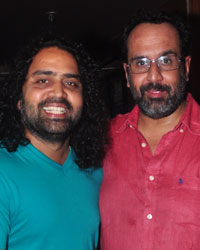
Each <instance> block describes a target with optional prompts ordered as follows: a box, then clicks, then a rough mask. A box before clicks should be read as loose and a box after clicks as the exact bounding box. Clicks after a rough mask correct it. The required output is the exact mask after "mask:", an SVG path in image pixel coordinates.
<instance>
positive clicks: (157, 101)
mask: <svg viewBox="0 0 200 250" xmlns="http://www.w3.org/2000/svg"><path fill="white" fill-rule="evenodd" d="M130 80H131V79H129V82H130ZM130 86H131V87H130V90H131V93H132V95H133V98H134V100H135V102H136V104H137V105H138V107H139V108H140V110H141V112H142V113H143V114H145V115H146V116H148V117H150V118H152V119H160V118H163V117H166V116H168V115H170V114H172V113H173V112H174V111H175V110H176V109H177V108H178V107H179V106H180V104H181V103H182V102H183V100H184V99H185V97H186V80H185V78H184V77H182V76H180V82H179V83H178V84H177V86H176V88H175V89H174V93H173V94H171V93H172V89H171V87H170V86H168V85H162V84H160V83H148V84H147V85H145V86H141V88H140V93H141V96H139V94H138V92H137V90H136V88H135V87H134V84H133V83H132V81H131V82H130ZM150 89H154V90H160V91H166V92H167V94H168V97H167V98H166V99H164V98H148V99H147V98H145V91H147V90H150Z"/></svg>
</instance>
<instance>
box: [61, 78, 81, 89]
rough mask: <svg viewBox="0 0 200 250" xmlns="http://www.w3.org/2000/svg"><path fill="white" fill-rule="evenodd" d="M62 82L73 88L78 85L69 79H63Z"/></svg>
mask: <svg viewBox="0 0 200 250" xmlns="http://www.w3.org/2000/svg"><path fill="white" fill-rule="evenodd" d="M63 84H64V85H65V86H67V87H71V88H75V87H77V86H78V84H77V83H76V82H75V81H70V80H64V81H63Z"/></svg>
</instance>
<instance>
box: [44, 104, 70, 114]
mask: <svg viewBox="0 0 200 250" xmlns="http://www.w3.org/2000/svg"><path fill="white" fill-rule="evenodd" d="M43 109H44V110H45V111H46V112H47V113H50V114H56V115H58V114H64V113H66V109H65V108H63V107H54V106H50V107H43Z"/></svg>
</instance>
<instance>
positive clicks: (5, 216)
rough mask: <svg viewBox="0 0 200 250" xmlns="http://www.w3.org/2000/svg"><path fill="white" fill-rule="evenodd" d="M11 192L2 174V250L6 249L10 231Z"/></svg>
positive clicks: (0, 180)
mask: <svg viewBox="0 0 200 250" xmlns="http://www.w3.org/2000/svg"><path fill="white" fill-rule="evenodd" d="M9 207H10V191H9V184H8V181H6V179H5V178H4V177H3V176H2V175H1V173H0V249H6V245H7V239H8V234H9V229H10V212H9Z"/></svg>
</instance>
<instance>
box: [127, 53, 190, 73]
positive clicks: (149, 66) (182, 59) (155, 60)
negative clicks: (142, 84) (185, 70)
mask: <svg viewBox="0 0 200 250" xmlns="http://www.w3.org/2000/svg"><path fill="white" fill-rule="evenodd" d="M168 55H173V56H174V57H175V58H176V59H177V61H178V63H180V62H183V61H184V60H185V58H182V57H179V56H177V55H176V54H175V53H169V54H166V55H161V56H159V57H158V58H157V59H154V60H150V59H149V58H148V57H145V56H144V57H138V58H134V59H132V62H133V61H134V60H137V59H140V58H141V59H147V60H148V61H149V65H148V67H147V71H144V72H138V73H135V72H132V69H131V63H132V62H130V63H128V64H126V67H127V68H129V69H130V71H131V73H132V74H143V73H147V72H149V69H150V68H151V64H152V62H153V63H156V65H157V67H158V69H159V71H172V70H176V69H179V68H180V65H178V66H177V67H176V68H174V69H161V68H160V65H159V62H158V61H159V59H160V58H161V57H165V56H168Z"/></svg>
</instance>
